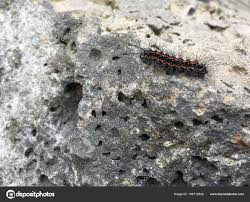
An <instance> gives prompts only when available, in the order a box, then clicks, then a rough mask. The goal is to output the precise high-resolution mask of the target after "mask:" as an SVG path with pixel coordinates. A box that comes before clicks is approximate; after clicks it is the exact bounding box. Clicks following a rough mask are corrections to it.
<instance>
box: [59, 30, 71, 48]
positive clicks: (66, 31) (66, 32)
mask: <svg viewBox="0 0 250 202" xmlns="http://www.w3.org/2000/svg"><path fill="white" fill-rule="evenodd" d="M70 30H71V29H70V28H69V27H67V28H66V29H65V30H64V32H63V34H62V37H60V39H59V40H60V42H61V43H62V44H65V45H67V42H68V41H69V40H68V39H67V37H64V36H67V34H68V33H69V32H70Z"/></svg>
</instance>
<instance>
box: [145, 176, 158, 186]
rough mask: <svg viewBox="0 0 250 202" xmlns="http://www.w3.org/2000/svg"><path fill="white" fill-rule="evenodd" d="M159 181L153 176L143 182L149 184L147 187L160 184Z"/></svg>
mask: <svg viewBox="0 0 250 202" xmlns="http://www.w3.org/2000/svg"><path fill="white" fill-rule="evenodd" d="M160 185H161V183H160V182H159V181H157V180H156V179H155V178H153V177H149V178H148V179H147V180H146V182H145V186H149V187H154V186H160Z"/></svg>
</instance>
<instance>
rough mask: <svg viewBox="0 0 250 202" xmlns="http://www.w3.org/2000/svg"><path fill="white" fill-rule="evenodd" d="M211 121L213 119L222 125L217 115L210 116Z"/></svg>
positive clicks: (221, 120)
mask: <svg viewBox="0 0 250 202" xmlns="http://www.w3.org/2000/svg"><path fill="white" fill-rule="evenodd" d="M211 119H213V120H215V121H217V122H219V123H223V119H222V118H221V117H219V116H218V115H215V116H212V117H211Z"/></svg>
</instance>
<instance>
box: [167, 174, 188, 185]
mask: <svg viewBox="0 0 250 202" xmlns="http://www.w3.org/2000/svg"><path fill="white" fill-rule="evenodd" d="M170 186H173V187H186V186H187V183H186V182H185V181H184V179H183V173H182V172H180V171H177V172H176V173H175V178H174V179H173V181H172V183H171V184H170Z"/></svg>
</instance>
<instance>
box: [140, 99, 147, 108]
mask: <svg viewBox="0 0 250 202" xmlns="http://www.w3.org/2000/svg"><path fill="white" fill-rule="evenodd" d="M141 106H143V107H144V108H148V105H147V100H146V99H144V100H143V103H142V104H141Z"/></svg>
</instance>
